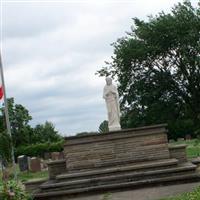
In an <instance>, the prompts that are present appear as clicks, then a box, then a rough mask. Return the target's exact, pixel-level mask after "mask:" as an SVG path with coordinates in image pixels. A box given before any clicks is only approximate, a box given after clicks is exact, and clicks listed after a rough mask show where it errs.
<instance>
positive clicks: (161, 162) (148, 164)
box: [56, 159, 178, 182]
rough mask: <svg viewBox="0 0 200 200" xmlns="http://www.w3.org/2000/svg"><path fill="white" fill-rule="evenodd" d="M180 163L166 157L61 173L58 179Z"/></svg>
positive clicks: (159, 167)
mask: <svg viewBox="0 0 200 200" xmlns="http://www.w3.org/2000/svg"><path fill="white" fill-rule="evenodd" d="M177 164H178V160H177V159H164V160H156V161H151V162H145V163H130V164H126V165H121V166H120V165H119V166H114V167H109V168H99V169H95V170H89V171H85V170H83V171H80V170H79V171H78V172H76V171H75V172H68V173H66V174H61V175H58V176H57V177H56V179H57V181H58V182H60V181H63V180H76V179H80V178H81V177H82V178H83V177H98V176H102V175H106V174H115V173H120V172H127V171H145V170H147V171H148V170H149V169H162V168H166V167H167V168H170V167H174V166H176V165H177Z"/></svg>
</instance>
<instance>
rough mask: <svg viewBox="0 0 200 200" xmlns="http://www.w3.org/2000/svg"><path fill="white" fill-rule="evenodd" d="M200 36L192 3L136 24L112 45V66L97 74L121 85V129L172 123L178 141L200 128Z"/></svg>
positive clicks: (199, 21)
mask: <svg viewBox="0 0 200 200" xmlns="http://www.w3.org/2000/svg"><path fill="white" fill-rule="evenodd" d="M199 35H200V8H199V5H198V6H197V8H195V7H193V6H192V5H191V3H190V2H189V1H185V2H184V3H182V4H181V3H179V4H178V5H176V6H174V8H173V9H172V11H171V13H169V14H166V13H164V12H161V13H159V14H158V15H157V16H155V17H153V16H150V17H149V18H148V21H143V20H140V19H138V18H134V26H133V27H132V30H131V32H130V33H128V34H127V35H126V36H125V37H123V38H120V39H118V40H117V42H115V43H114V44H113V47H114V56H113V57H112V62H111V63H107V66H106V67H103V68H102V69H101V70H99V71H98V74H99V75H100V76H105V75H111V76H112V77H114V78H116V79H117V81H118V89H119V94H120V100H121V109H122V116H123V117H122V126H123V127H134V126H138V125H148V124H152V123H162V122H168V123H169V127H170V130H171V132H170V133H171V135H170V137H176V136H175V135H174V134H175V133H174V132H176V133H177V132H178V130H181V131H182V130H183V128H185V127H184V126H185V125H186V124H187V125H188V127H186V129H188V130H189V131H191V132H194V130H195V129H197V128H198V127H199V126H200V53H199V52H200V37H199ZM180 125H181V126H182V127H181V126H180ZM177 127H178V129H176V128H177Z"/></svg>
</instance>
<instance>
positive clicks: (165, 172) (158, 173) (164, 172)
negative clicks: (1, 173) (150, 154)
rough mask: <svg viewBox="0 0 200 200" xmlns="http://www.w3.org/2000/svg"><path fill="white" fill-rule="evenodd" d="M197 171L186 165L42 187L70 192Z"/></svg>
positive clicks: (42, 187)
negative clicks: (83, 188) (77, 189)
mask: <svg viewBox="0 0 200 200" xmlns="http://www.w3.org/2000/svg"><path fill="white" fill-rule="evenodd" d="M195 170H196V166H195V165H193V164H191V163H185V164H183V165H181V166H175V167H172V168H166V169H157V170H155V169H150V170H149V171H139V172H137V171H123V172H117V173H115V174H106V175H105V174H104V175H102V176H100V177H87V178H86V177H80V178H79V179H77V180H65V181H63V182H52V183H51V182H50V183H45V184H42V185H41V186H40V188H41V189H42V190H45V191H47V190H48V191H52V190H68V189H75V188H82V187H85V186H87V187H90V186H97V185H107V184H111V183H120V182H130V181H139V180H145V179H146V180H147V179H151V178H155V177H160V178H161V177H169V176H174V175H186V174H192V173H194V172H195Z"/></svg>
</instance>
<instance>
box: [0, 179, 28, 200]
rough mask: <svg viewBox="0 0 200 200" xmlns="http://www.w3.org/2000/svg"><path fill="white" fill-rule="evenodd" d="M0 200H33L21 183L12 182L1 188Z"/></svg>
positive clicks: (4, 184)
mask: <svg viewBox="0 0 200 200" xmlns="http://www.w3.org/2000/svg"><path fill="white" fill-rule="evenodd" d="M0 199H3V200H10V199H12V200H31V199H32V198H31V196H30V195H29V194H27V193H26V192H25V190H24V189H23V186H22V184H21V183H20V182H16V181H13V180H10V181H8V182H5V183H3V185H2V186H1V187H0Z"/></svg>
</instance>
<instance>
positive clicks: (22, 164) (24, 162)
mask: <svg viewBox="0 0 200 200" xmlns="http://www.w3.org/2000/svg"><path fill="white" fill-rule="evenodd" d="M17 161H18V164H19V169H20V171H21V172H23V171H27V170H28V169H29V167H28V157H27V156H25V155H21V156H18V158H17Z"/></svg>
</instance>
